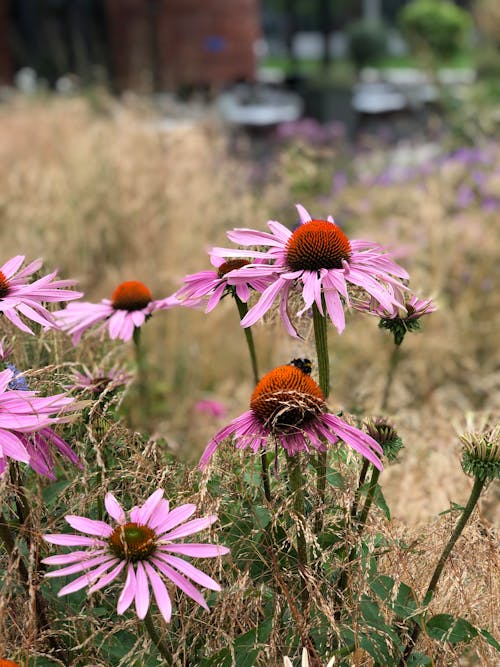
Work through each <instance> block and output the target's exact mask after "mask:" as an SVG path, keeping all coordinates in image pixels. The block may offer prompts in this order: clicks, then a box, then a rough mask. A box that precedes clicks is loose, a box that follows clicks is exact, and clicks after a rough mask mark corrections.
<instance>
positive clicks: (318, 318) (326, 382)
mask: <svg viewBox="0 0 500 667" xmlns="http://www.w3.org/2000/svg"><path fill="white" fill-rule="evenodd" d="M322 299H323V311H324V310H325V300H324V297H322ZM313 324H314V341H315V343H316V355H317V358H318V374H319V386H320V389H321V391H322V392H323V394H324V396H325V398H328V395H329V393H330V360H329V356H328V331H327V327H326V317H325V316H324V315H322V314H321V313H320V312H319V308H318V306H317V305H316V303H313ZM326 460H327V453H326V451H324V452H319V454H318V466H317V471H318V473H317V480H316V488H317V490H318V496H319V508H318V512H317V514H316V520H315V522H314V532H315V533H316V534H318V533H320V532H321V531H322V529H323V508H324V504H325V492H326Z"/></svg>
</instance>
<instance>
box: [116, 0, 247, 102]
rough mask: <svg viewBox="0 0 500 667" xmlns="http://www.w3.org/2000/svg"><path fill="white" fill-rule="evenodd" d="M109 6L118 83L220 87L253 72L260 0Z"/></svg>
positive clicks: (141, 0) (138, 1) (121, 1)
mask: <svg viewBox="0 0 500 667" xmlns="http://www.w3.org/2000/svg"><path fill="white" fill-rule="evenodd" d="M107 9H108V22H109V34H110V48H111V60H112V64H113V69H114V79H115V82H116V84H117V87H118V88H119V89H124V88H133V89H139V90H143V89H145V88H146V89H147V88H148V87H149V89H151V87H157V88H161V89H177V88H179V87H182V86H199V85H203V86H208V87H211V88H214V87H215V88H220V87H222V86H224V85H226V84H229V83H232V82H234V81H237V80H242V79H243V80H252V79H253V78H254V74H255V58H254V51H253V47H254V43H255V40H256V39H257V38H258V37H259V36H260V13H259V10H260V7H259V0H153V2H151V0H107ZM152 10H153V12H154V14H152V13H151V11H152ZM153 61H154V63H155V65H153ZM155 79H156V82H155ZM155 84H156V85H155Z"/></svg>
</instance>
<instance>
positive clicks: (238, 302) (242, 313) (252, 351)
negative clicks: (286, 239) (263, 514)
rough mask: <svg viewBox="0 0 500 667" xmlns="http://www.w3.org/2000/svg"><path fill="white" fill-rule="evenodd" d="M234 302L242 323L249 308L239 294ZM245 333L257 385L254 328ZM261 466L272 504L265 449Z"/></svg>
mask: <svg viewBox="0 0 500 667" xmlns="http://www.w3.org/2000/svg"><path fill="white" fill-rule="evenodd" d="M234 300H235V301H236V305H237V307H238V313H239V316H240V321H241V320H242V319H243V318H244V317H245V315H246V314H247V313H248V306H247V304H246V303H245V302H244V301H242V300H241V299H240V297H239V296H238V295H237V294H235V295H234ZM243 331H244V332H245V339H246V341H247V347H248V352H249V354H250V363H251V365H252V373H253V380H254V383H255V384H256V385H257V384H258V382H259V379H260V378H259V368H258V366H257V353H256V352H255V343H254V340H253V334H252V328H251V327H246V328H245V329H243ZM260 465H261V478H262V486H263V487H264V495H265V497H266V500H267V501H268V502H271V499H272V496H271V484H270V481H269V464H268V462H267V452H266V450H265V449H263V450H262V451H261V452H260Z"/></svg>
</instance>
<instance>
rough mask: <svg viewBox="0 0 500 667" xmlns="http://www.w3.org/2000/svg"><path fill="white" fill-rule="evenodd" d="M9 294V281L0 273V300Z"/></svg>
mask: <svg viewBox="0 0 500 667" xmlns="http://www.w3.org/2000/svg"><path fill="white" fill-rule="evenodd" d="M8 293H9V281H8V280H7V278H6V277H5V274H4V273H3V272H2V271H0V299H3V298H4V297H6V296H7V294H8Z"/></svg>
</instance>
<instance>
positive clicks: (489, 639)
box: [477, 628, 500, 653]
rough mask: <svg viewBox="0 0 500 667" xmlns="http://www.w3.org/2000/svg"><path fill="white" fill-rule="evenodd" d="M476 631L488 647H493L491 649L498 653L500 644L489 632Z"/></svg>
mask: <svg viewBox="0 0 500 667" xmlns="http://www.w3.org/2000/svg"><path fill="white" fill-rule="evenodd" d="M477 631H478V633H479V634H480V635H481V637H482V638H483V639H486V641H487V642H488V644H489V645H490V646H493V648H494V649H496V650H497V651H498V652H499V653H500V644H499V643H498V642H497V640H496V639H495V637H493V635H492V634H491V632H488V630H484V629H482V628H477Z"/></svg>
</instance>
